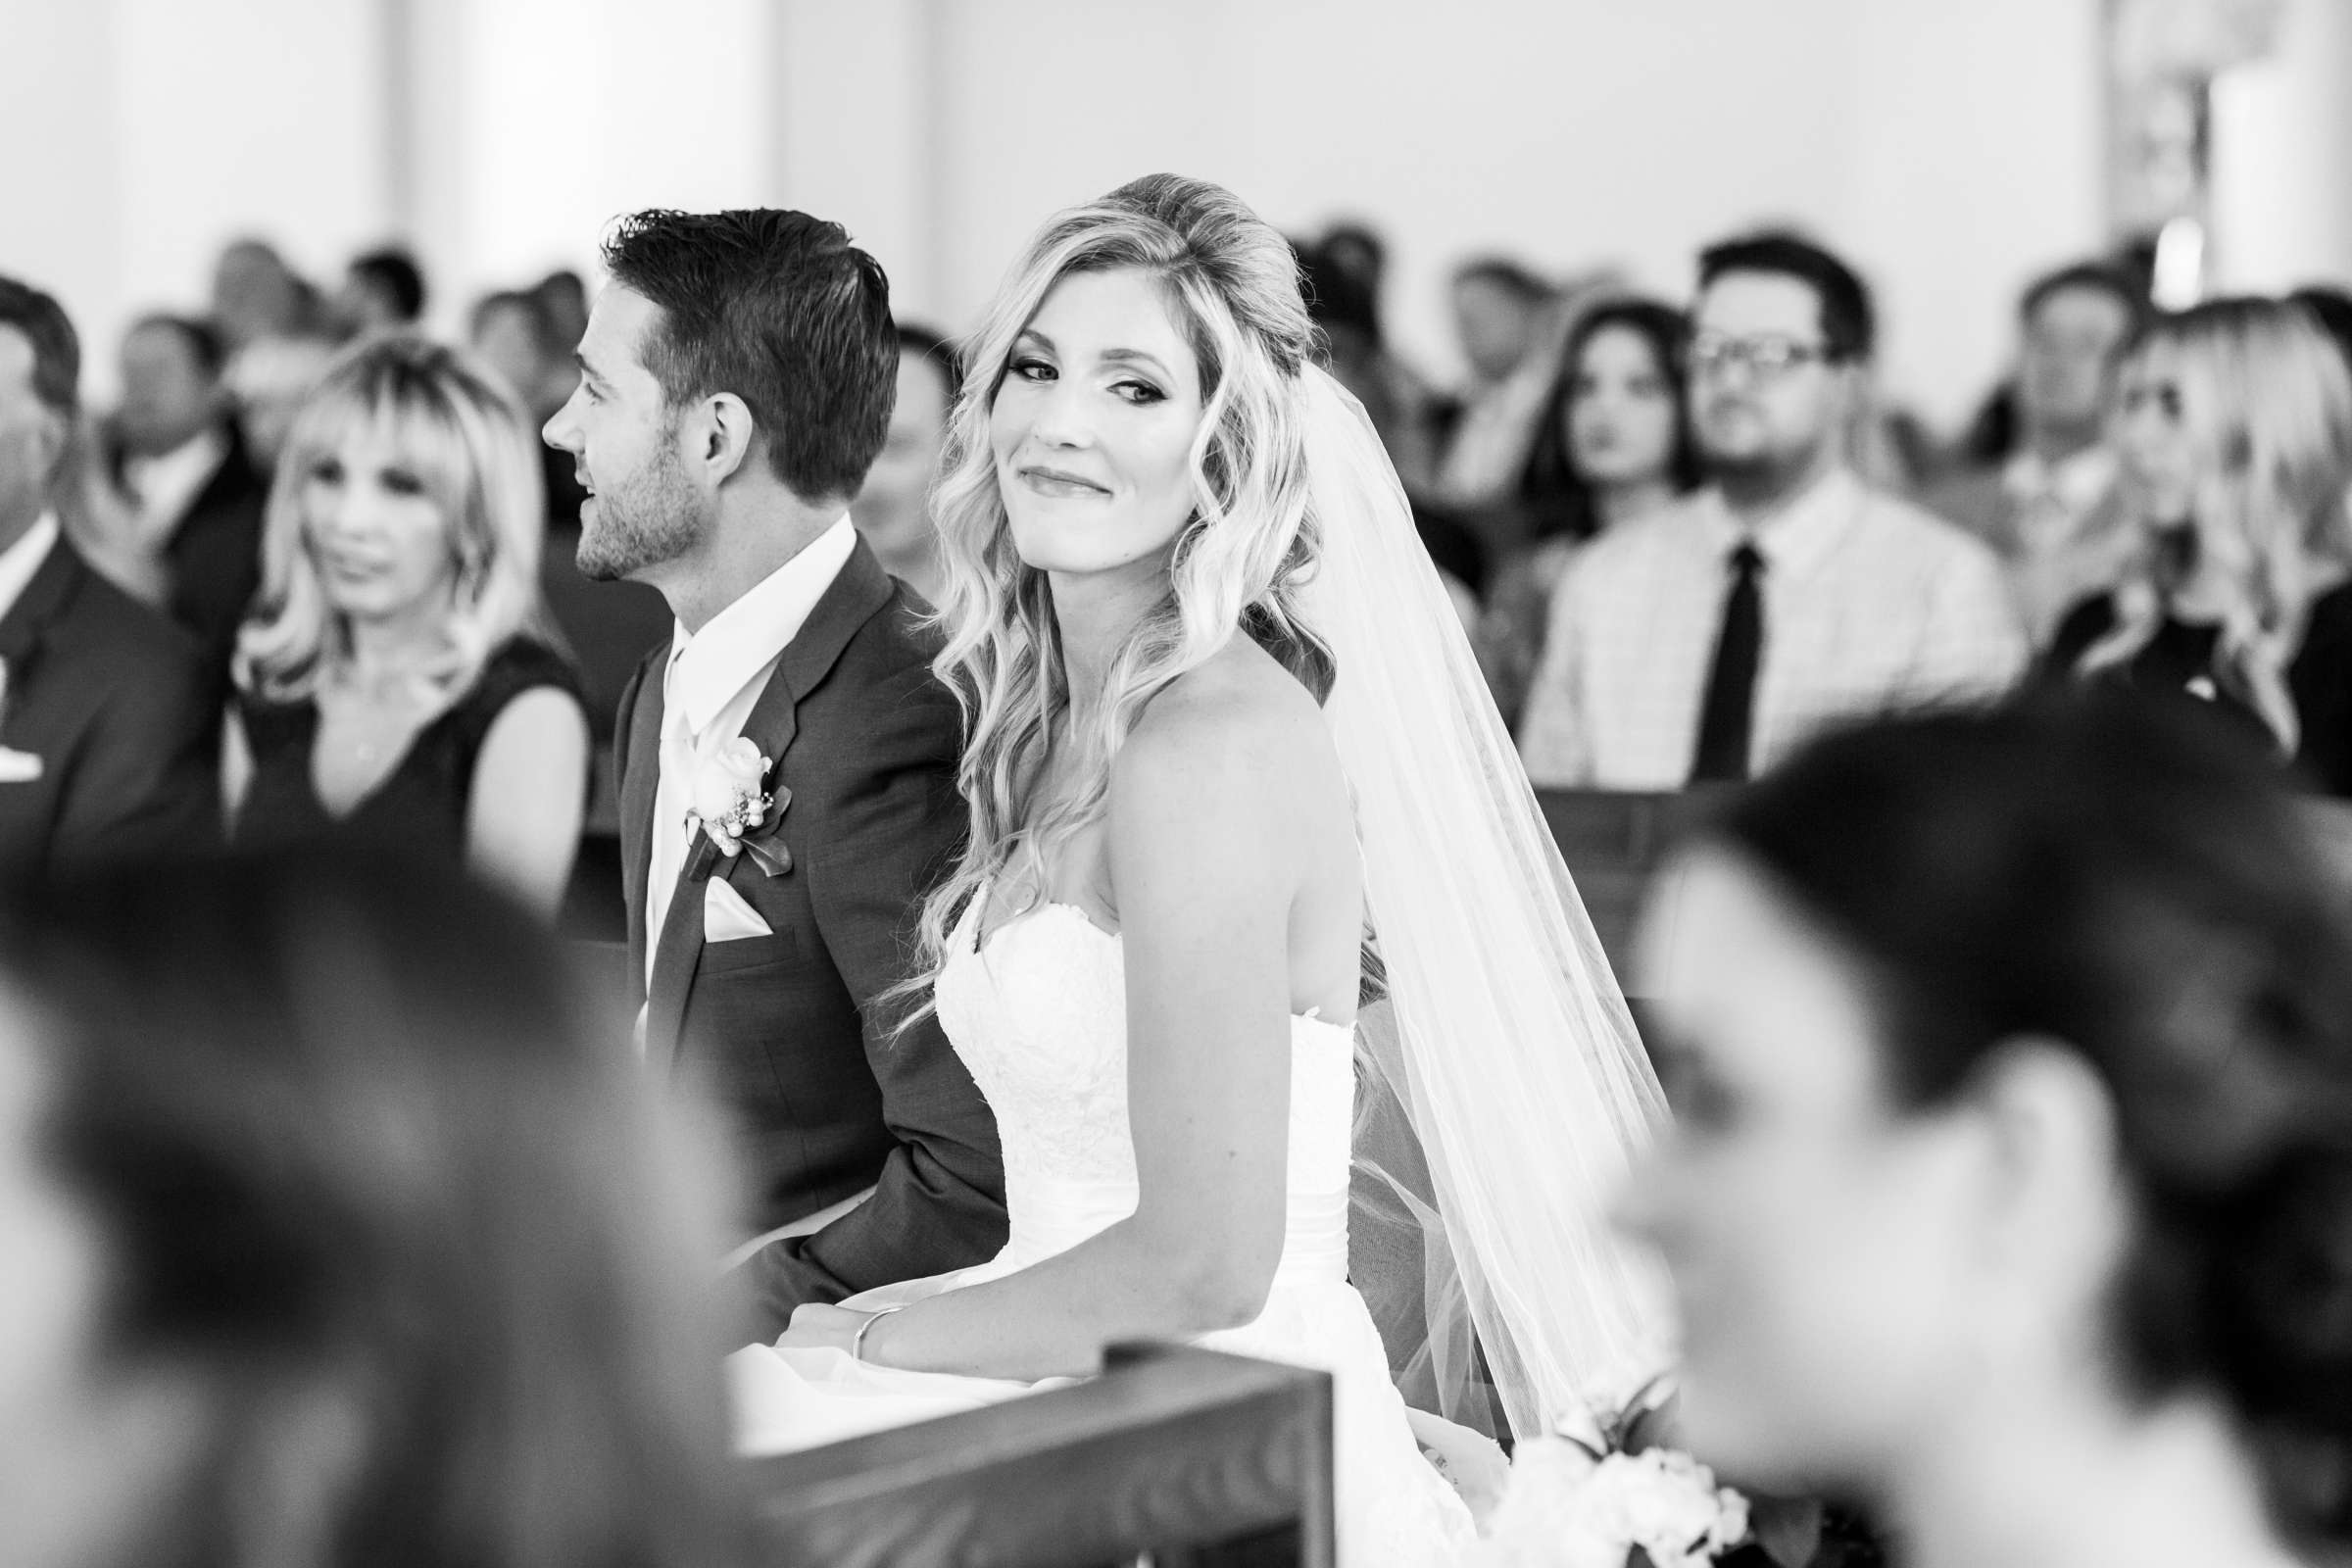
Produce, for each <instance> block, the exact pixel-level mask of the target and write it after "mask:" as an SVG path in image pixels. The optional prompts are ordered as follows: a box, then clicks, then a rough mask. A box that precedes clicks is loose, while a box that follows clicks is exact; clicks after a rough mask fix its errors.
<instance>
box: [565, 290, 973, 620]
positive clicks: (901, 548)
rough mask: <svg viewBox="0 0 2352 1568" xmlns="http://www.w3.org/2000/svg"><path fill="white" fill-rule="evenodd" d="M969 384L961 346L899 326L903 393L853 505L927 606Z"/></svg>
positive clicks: (859, 521) (935, 593)
mask: <svg viewBox="0 0 2352 1568" xmlns="http://www.w3.org/2000/svg"><path fill="white" fill-rule="evenodd" d="M962 381H963V368H962V366H961V365H960V364H959V363H958V361H957V359H956V346H955V345H954V344H952V343H950V342H949V341H948V340H947V339H946V338H944V337H942V336H940V335H939V334H938V333H937V332H934V331H932V330H931V329H930V328H929V327H927V326H918V325H916V324H914V323H912V322H909V321H901V322H900V323H899V390H898V400H897V401H896V402H895V403H894V404H892V406H891V412H890V433H889V434H888V435H887V436H885V437H884V438H883V440H882V453H881V455H880V456H879V457H877V458H875V459H874V466H872V467H870V468H868V469H866V470H865V484H864V487H863V488H862V489H860V490H859V491H858V497H857V499H856V500H854V501H852V502H851V503H850V521H851V522H853V523H855V524H856V525H857V528H858V534H859V535H860V536H861V537H862V538H863V539H864V540H865V543H866V547H867V548H868V549H870V550H872V551H873V553H874V558H875V559H876V560H877V561H879V562H881V563H882V569H883V570H885V571H887V572H889V573H890V574H891V575H892V576H893V577H896V578H898V579H899V581H901V582H903V583H905V584H906V585H907V587H909V588H911V589H913V590H914V591H915V593H917V594H918V595H920V596H921V598H922V601H923V603H924V604H926V605H936V604H938V603H939V602H940V594H941V591H942V590H943V589H944V588H945V587H946V585H947V577H946V568H945V567H944V566H943V565H942V564H941V563H940V559H939V529H938V526H937V525H936V524H935V523H934V522H933V521H932V517H931V481H932V479H933V478H934V477H935V476H936V475H937V474H938V472H939V453H940V448H941V447H942V446H944V445H945V444H946V443H947V439H948V410H949V408H950V407H951V406H952V405H953V404H954V403H955V401H956V388H957V387H958V386H960V385H961V384H962ZM549 450H551V451H554V450H556V449H554V448H550V449H549ZM564 456H565V457H566V458H568V457H569V454H568V453H566V454H564Z"/></svg>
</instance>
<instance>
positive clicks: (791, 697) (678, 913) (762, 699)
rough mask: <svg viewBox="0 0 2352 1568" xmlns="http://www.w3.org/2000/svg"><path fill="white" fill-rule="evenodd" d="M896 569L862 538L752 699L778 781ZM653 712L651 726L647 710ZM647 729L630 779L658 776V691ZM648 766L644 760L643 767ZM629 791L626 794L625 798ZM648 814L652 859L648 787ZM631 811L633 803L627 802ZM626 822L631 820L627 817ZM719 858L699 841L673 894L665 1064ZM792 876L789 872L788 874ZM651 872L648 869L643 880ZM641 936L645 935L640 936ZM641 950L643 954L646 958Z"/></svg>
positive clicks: (660, 960)
mask: <svg viewBox="0 0 2352 1568" xmlns="http://www.w3.org/2000/svg"><path fill="white" fill-rule="evenodd" d="M890 592H891V588H890V574H889V573H888V572H886V571H884V570H883V569H882V564H881V562H880V561H878V560H876V559H875V557H874V553H873V552H872V551H871V550H869V549H867V548H866V545H865V541H864V540H863V539H859V540H858V541H857V542H856V543H855V544H854V545H853V546H852V547H851V550H850V559H849V560H848V561H847V562H845V563H843V564H842V568H841V570H840V571H839V572H838V573H836V574H835V576H834V578H833V581H832V583H831V584H830V585H829V586H828V587H827V588H826V589H825V592H824V594H823V596H822V597H821V598H819V599H818V600H817V602H816V606H815V608H814V609H812V610H811V611H809V618H808V620H806V621H805V622H803V623H802V625H801V629H800V631H799V633H798V634H796V635H795V636H794V637H793V639H792V641H791V642H790V643H788V644H786V645H785V648H784V652H783V654H782V655H781V656H780V657H779V658H778V659H777V661H776V668H775V673H774V674H772V675H770V676H769V677H768V681H767V685H766V686H765V688H763V689H762V690H761V691H760V696H759V698H758V699H757V700H756V701H755V702H754V703H753V705H752V711H751V712H750V714H749V715H748V716H747V717H746V718H745V719H744V721H743V734H744V735H745V736H746V737H747V738H748V739H749V740H750V741H751V742H752V743H753V744H754V745H756V746H758V747H759V748H760V756H762V757H764V758H767V759H768V760H771V761H772V762H773V763H774V764H775V766H774V768H773V770H772V771H771V772H770V773H769V775H768V776H769V780H770V782H771V783H781V782H782V781H783V777H784V757H785V753H786V752H787V751H788V750H790V749H791V746H792V743H793V742H794V741H795V740H797V739H798V738H799V736H800V713H799V705H800V702H801V699H803V698H804V697H806V696H808V695H809V692H810V691H812V690H814V689H815V687H816V685H817V683H818V682H820V681H822V680H823V679H824V678H825V675H826V673H827V672H828V671H830V670H831V669H832V667H833V665H834V664H835V663H836V662H838V661H839V660H840V658H841V654H842V650H843V649H845V648H847V647H848V646H849V645H850V639H851V638H852V637H855V636H856V635H857V634H858V628H859V627H860V626H863V625H864V624H865V623H866V622H867V621H868V620H871V619H872V618H873V617H874V613H875V612H877V611H879V610H880V609H881V608H882V607H883V606H884V605H887V604H888V603H890ZM649 710H650V711H651V712H652V714H653V718H652V721H651V723H650V725H646V724H645V723H644V720H643V715H644V714H646V713H647V712H648V711H649ZM637 711H638V713H639V715H640V728H639V730H638V731H636V732H633V733H632V737H631V743H632V746H633V747H635V746H644V747H648V748H651V751H652V753H653V755H652V757H651V758H650V759H641V757H640V754H639V752H638V751H636V750H632V751H631V752H630V755H629V780H630V783H631V786H632V787H633V786H634V783H635V780H636V779H637V778H638V777H639V775H640V773H641V772H643V773H645V774H646V775H647V776H649V777H651V776H654V770H655V769H658V768H659V765H660V761H659V754H660V736H661V732H662V719H661V698H660V694H659V692H658V691H657V693H656V695H655V698H654V700H653V701H652V702H651V703H648V702H647V701H646V700H645V699H644V698H643V697H642V696H641V697H640V698H639V699H638V702H637ZM641 764H642V765H641ZM627 793H628V791H624V797H625V795H626V794H627ZM645 793H646V804H645V813H646V819H647V823H648V835H647V837H646V838H645V840H644V842H645V844H646V845H647V853H648V855H649V856H650V854H651V846H652V842H653V841H652V837H651V832H650V829H651V825H652V820H651V819H652V815H653V800H652V795H653V790H652V786H651V784H648V785H647V787H646V792H645ZM623 809H624V811H625V809H626V801H625V799H624V802H623ZM624 820H625V818H624ZM719 858H720V857H719V855H718V852H717V850H716V848H715V847H713V846H712V845H711V841H710V839H709V838H708V837H707V836H705V837H702V838H698V839H697V840H696V843H695V846H694V849H693V850H692V852H691V853H689V855H688V856H687V858H686V863H685V865H684V866H683V867H682V868H681V869H680V870H679V873H678V885H677V888H676V890H675V891H674V892H673V893H672V894H671V895H670V901H669V910H668V912H667V913H666V914H665V915H664V916H663V917H662V935H661V938H660V940H659V942H658V943H657V945H656V947H655V949H654V968H653V980H652V984H651V987H650V988H649V992H648V995H647V998H646V1014H645V1042H646V1054H647V1057H648V1059H649V1060H651V1061H652V1062H654V1063H655V1064H656V1065H657V1066H659V1067H662V1068H664V1069H665V1068H666V1067H667V1066H668V1065H669V1063H670V1062H672V1061H673V1060H675V1059H676V1055H677V1049H678V1040H679V1036H680V1034H681V1033H682V1031H683V1030H684V1028H685V1024H686V1007H687V1004H688V1002H689V1001H690V1000H691V998H692V996H693V992H694V978H695V973H696V971H697V970H698V969H700V968H701V966H702V959H703V941H702V930H703V899H704V885H705V883H707V882H708V881H709V879H710V878H711V876H712V875H713V874H718V875H724V874H725V872H724V870H723V868H719V869H717V870H716V871H715V872H714V867H715V866H716V863H717V861H718V860H719ZM785 874H786V875H790V874H791V873H790V872H787V873H785ZM646 875H647V873H646V871H645V870H643V869H641V870H640V871H639V872H638V879H639V881H640V883H642V882H643V881H644V879H645V877H646ZM644 925H645V916H644V912H643V901H642V900H641V901H640V906H639V909H638V912H637V914H636V916H635V919H634V921H633V923H632V929H633V930H639V931H641V930H642V929H643V928H644ZM634 940H642V938H636V939H634ZM642 956H643V955H642V953H641V954H640V958H641V959H642Z"/></svg>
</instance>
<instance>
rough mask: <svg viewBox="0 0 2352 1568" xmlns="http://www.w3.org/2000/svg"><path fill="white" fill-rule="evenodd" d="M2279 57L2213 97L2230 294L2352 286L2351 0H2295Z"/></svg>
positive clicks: (2224, 275)
mask: <svg viewBox="0 0 2352 1568" xmlns="http://www.w3.org/2000/svg"><path fill="white" fill-rule="evenodd" d="M2280 9H2281V13H2282V15H2281V20H2280V22H2279V26H2278V44H2277V47H2276V49H2275V50H2274V51H2273V53H2272V55H2271V58H2269V59H2267V60H2263V61H2260V62H2257V63H2255V64H2253V65H2249V66H2242V67H2239V68H2238V69H2236V70H2234V71H2231V72H2229V73H2226V74H2224V75H2223V76H2222V78H2221V79H2220V80H2219V81H2217V82H2215V84H2214V92H2213V133H2214V157H2213V221H2214V233H2215V244H2214V257H2213V263H2214V267H2213V270H2214V275H2215V280H2216V282H2217V284H2218V285H2219V286H2220V287H2222V288H2225V289H2229V290H2255V291H2269V290H2277V289H2283V288H2293V287H2295V286H2297V285H2299V284H2303V283H2311V282H2318V281H2323V280H2327V281H2333V282H2335V283H2337V284H2338V285H2352V4H2346V3H2345V0H2287V3H2286V4H2285V5H2283V6H2282V7H2281V8H2280Z"/></svg>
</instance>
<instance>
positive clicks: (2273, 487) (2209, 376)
mask: <svg viewBox="0 0 2352 1568" xmlns="http://www.w3.org/2000/svg"><path fill="white" fill-rule="evenodd" d="M2123 384H2124V390H2123V413H2122V416H2121V419H2120V424H2119V433H2118V437H2117V439H2118V443H2119V445H2120V447H2121V450H2122V453H2123V463H2124V505H2125V509H2126V515H2127V519H2128V523H2129V526H2130V529H2131V532H2130V541H2131V553H2130V555H2129V556H2128V557H2127V558H2126V559H2125V561H2124V563H2123V564H2122V566H2121V567H2120V569H2119V571H2118V573H2117V575H2116V578H2115V580H2114V581H2113V584H2112V586H2111V587H2107V588H2104V589H2102V590H2101V591H2100V592H2098V593H2096V594H2093V595H2091V596H2089V597H2086V598H2084V599H2082V600H2081V601H2079V602H2078V603H2077V604H2075V605H2074V606H2073V607H2072V609H2071V610H2070V611H2069V613H2067V615H2066V617H2065V619H2064V621H2063V622H2061V624H2060V625H2059V628H2058V632H2057V635H2056V638H2055V639H2054V641H2053V643H2052V646H2051V649H2050V654H2049V658H2048V661H2047V667H2048V668H2049V670H2050V671H2052V672H2053V673H2056V674H2058V675H2061V676H2073V677H2078V678H2082V679H2089V680H2099V681H2116V682H2123V683H2126V684H2129V685H2131V686H2134V687H2137V688H2139V689H2141V690H2143V691H2148V692H2154V693H2160V694H2163V695H2164V696H2166V697H2168V698H2172V699H2177V700H2184V701H2186V702H2189V703H2191V704H2193V705H2194V706H2195V707H2196V708H2198V709H2199V710H2202V711H2206V712H2209V713H2212V714H2214V715H2217V716H2219V717H2221V718H2222V719H2223V720H2224V722H2226V723H2228V724H2229V725H2230V726H2231V727H2232V728H2233V729H2235V730H2236V731H2237V733H2238V734H2240V735H2241V736H2242V737H2244V738H2246V739H2248V740H2250V741H2252V742H2253V743H2254V744H2256V745H2257V746H2258V747H2260V748H2261V749H2262V750H2264V751H2266V752H2269V753H2271V754H2273V755H2275V756H2277V757H2278V758H2280V759H2286V758H2294V759H2296V760H2298V761H2299V762H2300V764H2301V766H2302V768H2303V771H2304V772H2305V773H2306V774H2307V775H2308V777H2309V778H2310V780H2311V781H2312V782H2313V783H2315V784H2317V785H2319V786H2320V787H2321V788H2323V789H2325V790H2326V791H2327V793H2328V794H2331V795H2339V796H2352V585H2348V584H2347V583H2346V581H2345V578H2346V576H2347V572H2348V570H2352V517H2347V515H2346V498H2345V488H2346V486H2347V485H2352V373H2348V372H2347V371H2346V368H2345V367H2344V364H2343V362H2342V359H2341V357H2340V356H2338V355H2337V354H2336V352H2335V347H2334V345H2333V344H2332V343H2331V342H2329V341H2328V339H2327V336H2326V335H2325V334H2324V333H2322V332H2321V331H2320V329H2319V328H2318V326H2316V325H2315V324H2314V323H2313V321H2312V319H2311V318H2310V317H2309V316H2308V315H2306V314H2305V313H2304V312H2303V311H2302V310H2301V309H2300V308H2299V307H2296V306H2293V305H2288V304H2283V303H2280V302H2278V301H2275V300H2264V299H2234V300H2213V301H2208V302H2207V303H2205V304H2203V305H2199V306H2196V307H2194V308H2192V309H2190V310H2188V311H2185V312H2182V313H2181V314H2180V315H2179V316H2175V317H2168V318H2166V319H2162V320H2160V321H2158V322H2156V323H2155V324H2154V325H2153V326H2151V327H2150V328H2149V329H2148V332H2147V335H2146V338H2145V340H2144V341H2143V342H2142V343H2141V345H2140V347H2139V350H2138V352H2137V353H2135V354H2134V355H2133V356H2132V357H2131V363H2130V364H2129V365H2128V366H2127V367H2126V368H2125V371H2124V383H2123Z"/></svg>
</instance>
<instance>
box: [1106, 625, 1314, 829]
mask: <svg viewBox="0 0 2352 1568" xmlns="http://www.w3.org/2000/svg"><path fill="white" fill-rule="evenodd" d="M1208 789H1213V790H1215V791H1216V792H1217V793H1219V794H1220V795H1223V794H1225V793H1227V792H1230V791H1235V790H1242V791H1247V792H1250V795H1251V796H1252V798H1254V800H1255V801H1256V802H1258V803H1259V804H1261V805H1262V806H1265V807H1280V806H1283V805H1285V804H1291V803H1303V804H1315V803H1316V802H1317V801H1318V800H1319V798H1320V797H1321V796H1322V795H1325V794H1328V793H1330V792H1332V791H1333V790H1335V789H1337V790H1339V791H1340V792H1341V794H1342V797H1343V800H1344V794H1345V785H1344V784H1342V783H1341V775H1340V772H1339V758H1338V754H1337V752H1336V751H1335V750H1334V749H1333V746H1332V740H1331V731H1330V729H1329V727H1328V726H1327V725H1326V724H1325V723H1324V720H1323V711H1322V710H1321V709H1320V708H1319V707H1318V706H1317V705H1316V703H1315V699H1314V697H1313V695H1312V694H1311V693H1309V692H1308V691H1307V689H1306V688H1305V687H1303V686H1301V685H1300V684H1299V681H1298V679H1297V677H1295V676H1293V675H1292V674H1291V673H1290V671H1288V670H1286V669H1284V668H1283V667H1282V666H1281V665H1280V664H1278V663H1276V662H1274V660H1273V659H1272V658H1271V657H1270V656H1268V655H1267V654H1266V653H1265V651H1264V650H1262V649H1260V648H1258V647H1257V646H1256V645H1255V644H1254V643H1251V642H1250V641H1249V640H1248V639H1247V638H1240V637H1237V638H1235V639H1234V640H1233V642H1232V643H1231V644H1229V645H1228V646H1227V647H1226V648H1225V649H1224V650H1223V651H1222V652H1220V653H1219V654H1218V655H1217V656H1216V657H1215V658H1214V659H1212V660H1210V661H1209V662H1207V663H1205V664H1202V665H1201V667H1200V668H1198V669H1194V670H1190V671H1188V672H1186V673H1185V674H1183V675H1181V676H1179V677H1178V678H1177V679H1176V680H1174V681H1173V682H1171V683H1170V684H1169V685H1168V687H1167V689H1166V690H1164V691H1162V692H1161V693H1160V694H1159V695H1158V696H1157V697H1155V698H1153V699H1152V704H1151V706H1150V707H1148V708H1147V709H1145V710H1144V714H1143V717H1142V718H1141V719H1139V720H1138V721H1137V723H1136V726H1135V728H1134V730H1133V731H1132V732H1131V733H1130V734H1129V735H1128V737H1127V740H1126V743H1125V744H1124V746H1123V747H1122V748H1121V750H1120V752H1119V758H1118V761H1117V764H1116V765H1115V766H1114V767H1113V769H1112V774H1111V797H1112V803H1111V804H1112V807H1113V809H1114V810H1115V809H1116V808H1117V806H1118V804H1119V802H1120V800H1121V799H1122V798H1126V799H1129V800H1135V799H1138V798H1139V797H1152V798H1155V799H1157V800H1160V801H1165V800H1166V799H1167V798H1168V796H1169V795H1170V794H1174V795H1177V796H1178V797H1179V798H1181V797H1182V795H1183V793H1184V792H1187V791H1198V790H1208Z"/></svg>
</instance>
